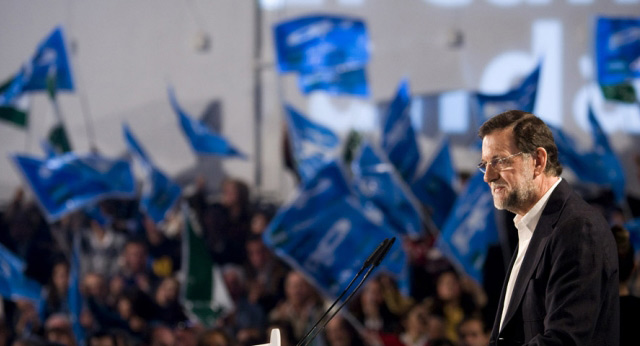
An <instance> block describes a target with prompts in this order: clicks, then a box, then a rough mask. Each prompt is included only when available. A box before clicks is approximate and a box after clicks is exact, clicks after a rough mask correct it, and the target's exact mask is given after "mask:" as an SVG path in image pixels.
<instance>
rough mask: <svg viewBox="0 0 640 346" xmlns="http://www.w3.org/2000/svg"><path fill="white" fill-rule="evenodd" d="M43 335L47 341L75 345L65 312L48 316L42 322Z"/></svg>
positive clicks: (69, 321)
mask: <svg viewBox="0 0 640 346" xmlns="http://www.w3.org/2000/svg"><path fill="white" fill-rule="evenodd" d="M44 335H45V339H46V340H47V341H48V342H51V343H57V344H59V345H65V346H76V339H75V335H74V334H73V328H72V326H71V320H69V317H67V315H66V314H60V313H56V314H53V315H51V316H49V318H47V320H46V321H45V323H44Z"/></svg>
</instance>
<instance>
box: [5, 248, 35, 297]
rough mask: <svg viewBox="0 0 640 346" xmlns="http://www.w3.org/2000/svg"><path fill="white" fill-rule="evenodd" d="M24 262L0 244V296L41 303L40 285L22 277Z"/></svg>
mask: <svg viewBox="0 0 640 346" xmlns="http://www.w3.org/2000/svg"><path fill="white" fill-rule="evenodd" d="M24 268H25V264H24V262H23V261H22V260H21V259H20V258H19V257H18V256H16V255H15V254H14V253H12V252H11V251H10V250H9V249H7V248H6V247H4V245H2V244H0V295H1V296H2V297H5V298H7V299H10V300H16V299H29V300H31V301H33V302H34V303H35V305H36V306H39V305H40V303H41V302H42V296H41V292H42V287H41V286H40V284H39V283H38V282H37V281H35V280H32V279H30V278H28V277H26V276H25V275H24Z"/></svg>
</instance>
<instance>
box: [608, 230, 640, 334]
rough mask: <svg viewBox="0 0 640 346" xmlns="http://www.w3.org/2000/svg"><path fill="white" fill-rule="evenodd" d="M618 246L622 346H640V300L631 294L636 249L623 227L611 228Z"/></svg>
mask: <svg viewBox="0 0 640 346" xmlns="http://www.w3.org/2000/svg"><path fill="white" fill-rule="evenodd" d="M611 231H612V232H613V236H614V237H615V239H616V244H617V246H618V264H619V266H620V277H619V280H620V284H619V292H620V346H627V345H640V331H639V330H638V326H640V298H638V297H635V296H632V295H631V294H630V292H629V279H630V278H631V274H632V273H633V271H634V268H635V263H634V258H633V257H634V253H635V252H634V248H633V244H632V243H631V240H630V238H629V232H628V231H627V230H626V229H624V228H623V227H621V226H613V227H612V228H611Z"/></svg>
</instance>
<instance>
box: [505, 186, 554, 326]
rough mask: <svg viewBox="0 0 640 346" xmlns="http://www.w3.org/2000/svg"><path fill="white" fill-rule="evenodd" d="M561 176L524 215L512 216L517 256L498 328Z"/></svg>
mask: <svg viewBox="0 0 640 346" xmlns="http://www.w3.org/2000/svg"><path fill="white" fill-rule="evenodd" d="M561 180H562V178H560V179H558V181H556V182H555V183H554V184H553V185H552V186H551V188H549V190H547V192H546V193H545V194H544V196H542V198H540V200H539V201H538V202H537V203H536V204H535V205H534V206H533V208H531V210H529V211H528V212H527V213H526V214H525V215H524V216H522V217H520V215H516V217H514V218H513V223H514V224H515V225H516V228H517V229H518V256H517V257H516V261H515V262H514V263H513V268H512V269H511V275H509V282H508V283H507V291H506V292H505V295H504V303H503V306H502V315H501V317H500V329H502V322H503V321H504V317H505V315H506V313H507V309H508V308H509V302H510V301H511V294H512V293H513V286H514V285H515V283H516V279H517V278H518V273H519V272H520V267H521V266H522V260H523V259H524V255H525V254H526V253H527V248H528V247H529V242H530V241H531V237H532V236H533V231H534V230H535V229H536V226H537V225H538V221H539V220H540V216H542V211H543V210H544V207H545V206H546V205H547V201H548V200H549V197H550V196H551V193H552V192H553V190H555V188H556V186H558V184H560V181H561Z"/></svg>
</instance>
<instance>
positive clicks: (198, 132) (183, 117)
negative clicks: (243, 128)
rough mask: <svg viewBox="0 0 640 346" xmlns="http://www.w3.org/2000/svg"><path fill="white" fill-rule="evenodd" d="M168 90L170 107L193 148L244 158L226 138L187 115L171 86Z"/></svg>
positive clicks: (198, 150) (203, 151)
mask: <svg viewBox="0 0 640 346" xmlns="http://www.w3.org/2000/svg"><path fill="white" fill-rule="evenodd" d="M168 92H169V101H170V102H171V107H173V110H174V111H175V112H176V114H177V115H178V120H179V122H180V126H181V127H182V130H183V131H184V134H185V136H186V137H187V139H188V140H189V143H190V144H191V147H192V148H193V150H195V151H196V152H197V153H199V154H212V155H219V156H226V157H238V158H242V159H246V155H245V154H243V153H242V152H240V151H239V150H238V149H236V148H235V147H234V146H233V145H232V144H231V142H229V141H228V140H227V139H226V138H224V137H222V136H220V135H218V134H216V133H214V132H213V131H211V130H210V129H209V128H208V127H207V126H205V125H204V124H202V123H201V122H199V121H197V120H195V119H193V118H192V117H190V116H189V115H187V113H185V112H184V111H183V110H182V108H181V107H180V105H179V104H178V101H177V100H176V97H175V94H174V92H173V89H172V88H169V90H168Z"/></svg>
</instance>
